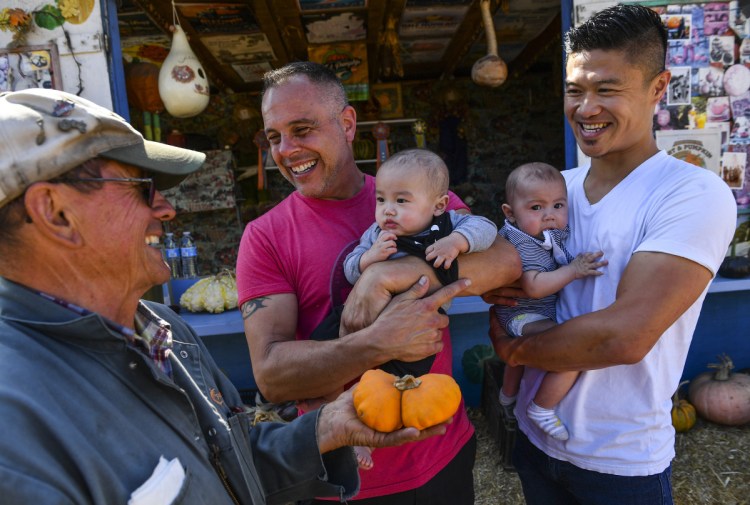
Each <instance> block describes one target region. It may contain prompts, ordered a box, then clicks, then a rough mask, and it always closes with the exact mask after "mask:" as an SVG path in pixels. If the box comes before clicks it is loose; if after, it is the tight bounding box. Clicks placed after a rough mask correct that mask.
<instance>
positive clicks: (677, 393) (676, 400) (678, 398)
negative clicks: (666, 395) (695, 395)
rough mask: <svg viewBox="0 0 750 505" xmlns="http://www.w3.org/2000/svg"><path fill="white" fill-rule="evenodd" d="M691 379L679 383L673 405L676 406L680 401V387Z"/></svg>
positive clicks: (673, 396) (673, 397)
mask: <svg viewBox="0 0 750 505" xmlns="http://www.w3.org/2000/svg"><path fill="white" fill-rule="evenodd" d="M688 382H690V381H682V382H680V383H679V384H678V385H677V389H676V390H675V392H674V395H672V406H674V407H676V406H677V405H679V403H680V388H681V387H682V386H684V385H685V384H687V383H688Z"/></svg>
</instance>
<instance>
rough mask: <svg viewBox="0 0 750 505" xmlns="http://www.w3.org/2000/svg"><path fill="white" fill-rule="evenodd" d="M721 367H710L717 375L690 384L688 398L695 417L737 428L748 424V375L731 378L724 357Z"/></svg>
mask: <svg viewBox="0 0 750 505" xmlns="http://www.w3.org/2000/svg"><path fill="white" fill-rule="evenodd" d="M719 359H720V360H721V363H719V364H710V365H708V367H709V368H715V369H716V372H704V373H702V374H700V375H699V376H698V377H696V378H695V379H693V380H692V382H691V383H690V389H689V390H688V398H689V399H690V402H691V403H692V404H693V405H694V406H695V410H696V411H697V412H698V414H699V415H700V416H701V417H703V418H705V419H707V420H709V421H712V422H714V423H718V424H724V425H727V426H739V425H741V424H745V423H748V422H750V375H746V374H741V373H738V374H734V373H732V368H734V364H733V363H732V360H731V359H730V358H729V356H727V355H726V354H722V355H721V356H719Z"/></svg>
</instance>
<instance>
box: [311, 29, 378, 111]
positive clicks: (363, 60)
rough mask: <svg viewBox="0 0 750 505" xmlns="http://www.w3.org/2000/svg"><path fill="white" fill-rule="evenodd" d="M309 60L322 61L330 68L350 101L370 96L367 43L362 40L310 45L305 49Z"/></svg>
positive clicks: (361, 99)
mask: <svg viewBox="0 0 750 505" xmlns="http://www.w3.org/2000/svg"><path fill="white" fill-rule="evenodd" d="M307 52H308V56H309V58H310V61H314V62H317V63H322V64H323V65H325V66H327V67H328V68H330V69H331V70H332V71H333V72H334V73H335V74H336V76H337V77H338V78H339V79H340V80H341V82H342V83H343V84H344V89H346V96H347V98H349V100H350V101H364V100H367V99H369V98H370V85H369V77H368V75H369V74H368V69H367V44H365V43H364V42H339V43H336V44H324V45H320V46H310V47H309V48H308V49H307Z"/></svg>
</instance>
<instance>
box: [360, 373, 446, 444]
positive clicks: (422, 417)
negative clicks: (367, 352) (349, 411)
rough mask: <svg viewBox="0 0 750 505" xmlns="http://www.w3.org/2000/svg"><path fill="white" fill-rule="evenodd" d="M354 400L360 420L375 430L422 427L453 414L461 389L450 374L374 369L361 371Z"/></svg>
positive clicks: (440, 421) (432, 424) (438, 421)
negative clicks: (415, 374) (399, 374)
mask: <svg viewBox="0 0 750 505" xmlns="http://www.w3.org/2000/svg"><path fill="white" fill-rule="evenodd" d="M353 400H354V408H355V409H356V410H357V414H358V415H359V417H360V418H361V419H362V422H363V423H365V424H366V425H367V426H369V427H370V428H372V429H374V430H377V431H382V432H386V433H387V432H391V431H394V430H397V429H399V428H401V427H402V426H405V427H407V428H417V429H418V430H424V429H426V428H429V427H430V426H435V425H436V424H440V423H444V422H446V421H447V420H448V419H450V418H451V417H453V415H454V414H455V413H456V411H457V410H458V407H459V405H460V404H461V389H460V388H459V387H458V384H457V383H456V381H455V380H453V377H451V376H450V375H445V374H425V375H422V376H421V377H418V378H415V377H413V376H411V375H406V376H404V377H401V378H397V377H396V376H395V375H392V374H389V373H388V372H384V371H383V370H380V369H375V370H368V371H367V372H365V373H364V374H363V375H362V378H361V379H360V381H359V383H358V384H357V386H356V388H355V389H354V393H353Z"/></svg>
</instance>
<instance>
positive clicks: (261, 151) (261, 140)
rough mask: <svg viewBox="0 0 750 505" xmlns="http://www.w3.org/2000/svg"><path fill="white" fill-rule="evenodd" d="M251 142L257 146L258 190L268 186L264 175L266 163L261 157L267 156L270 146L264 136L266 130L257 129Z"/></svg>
mask: <svg viewBox="0 0 750 505" xmlns="http://www.w3.org/2000/svg"><path fill="white" fill-rule="evenodd" d="M253 142H254V143H255V145H256V146H258V190H259V191H262V190H264V189H266V188H267V187H268V179H267V177H266V165H265V163H263V159H264V158H265V156H267V153H268V149H269V148H270V147H271V143H270V142H268V138H266V132H265V131H263V130H258V133H256V134H255V137H254V138H253Z"/></svg>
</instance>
